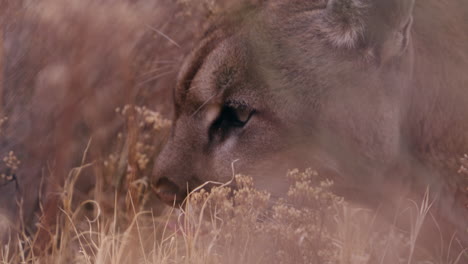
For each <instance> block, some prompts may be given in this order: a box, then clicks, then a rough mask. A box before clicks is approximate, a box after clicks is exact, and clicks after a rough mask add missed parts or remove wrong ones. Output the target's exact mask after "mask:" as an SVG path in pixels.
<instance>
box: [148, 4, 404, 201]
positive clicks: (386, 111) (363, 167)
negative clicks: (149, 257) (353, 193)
mask: <svg viewBox="0 0 468 264" xmlns="http://www.w3.org/2000/svg"><path fill="white" fill-rule="evenodd" d="M364 2H366V3H364ZM367 2H368V3H367ZM410 2H411V1H397V0H394V1H383V0H382V1H346V0H334V1H328V3H327V1H308V0H303V1H299V0H297V1H280V0H276V1H265V3H263V4H262V5H261V6H255V7H249V8H246V9H244V10H243V11H240V12H238V13H236V16H235V18H230V17H229V18H226V19H223V20H222V21H218V22H216V23H215V24H214V25H213V27H212V28H211V29H210V30H208V31H207V33H206V35H205V37H204V38H203V39H202V40H201V41H200V43H199V45H198V48H196V49H195V50H194V51H193V53H192V54H191V55H190V56H189V57H188V58H187V60H186V62H185V65H184V67H183V68H182V70H181V72H180V74H179V80H178V84H177V87H176V89H175V109H176V111H175V118H174V124H173V129H172V133H171V135H170V137H169V140H168V142H167V144H166V146H165V147H164V149H163V151H162V153H161V154H160V156H159V157H158V160H157V163H156V172H155V173H156V176H157V182H156V188H157V190H158V195H159V197H160V198H161V199H162V200H163V201H165V202H167V203H169V204H172V203H173V199H174V196H175V197H176V200H177V202H181V201H182V200H183V199H184V198H185V195H186V194H187V191H190V190H192V189H194V188H196V187H197V186H199V185H200V184H202V183H204V182H206V181H216V182H227V181H229V180H230V179H231V178H232V176H233V174H234V173H243V174H247V175H251V176H252V177H253V178H254V181H255V183H256V185H257V186H259V187H261V188H264V189H267V190H269V191H271V192H272V193H273V195H275V196H281V195H282V194H284V192H285V191H286V188H287V186H288V185H287V184H285V174H286V171H287V170H288V169H292V168H296V167H300V168H304V167H313V168H314V169H317V170H318V171H319V172H320V173H322V174H324V175H325V176H329V177H332V178H334V179H336V181H338V182H340V181H342V182H343V183H345V185H343V186H346V187H345V188H351V189H354V188H358V186H356V185H357V184H355V183H362V181H366V182H367V183H368V184H369V185H372V184H381V183H382V180H383V174H385V173H387V172H388V171H391V170H393V169H394V168H395V167H397V166H398V164H399V163H400V159H402V155H401V154H402V153H404V150H402V149H401V140H402V138H401V134H400V129H401V126H402V112H403V111H405V109H404V107H402V105H404V101H405V98H406V91H407V83H408V78H409V77H410V72H411V68H410V65H411V61H410V58H411V56H410V55H411V54H410V46H411V45H410V35H409V32H410V30H409V29H410V26H411V21H412V19H411V9H412V3H410ZM389 10H394V11H398V12H397V13H392V14H391V15H388V14H389V13H388V11H389ZM390 13H391V12H390Z"/></svg>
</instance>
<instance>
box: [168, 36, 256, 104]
mask: <svg viewBox="0 0 468 264" xmlns="http://www.w3.org/2000/svg"><path fill="white" fill-rule="evenodd" d="M245 43H246V41H245V39H243V37H242V34H241V33H239V34H234V35H231V36H227V37H226V36H225V37H224V38H222V39H214V40H208V41H206V42H205V43H202V46H200V47H199V48H198V49H197V50H196V51H195V52H194V53H193V54H192V55H191V56H190V57H189V58H188V59H187V61H186V62H185V65H184V66H183V69H182V71H181V73H180V75H179V80H178V84H177V87H176V90H175V101H176V108H182V107H184V108H186V107H189V108H193V107H199V104H208V103H216V101H217V100H218V101H219V100H221V99H222V95H223V94H224V93H225V92H226V91H227V90H229V89H230V88H235V87H239V85H240V82H241V81H242V80H245V72H246V69H247V65H248V58H247V56H246V44H245Z"/></svg>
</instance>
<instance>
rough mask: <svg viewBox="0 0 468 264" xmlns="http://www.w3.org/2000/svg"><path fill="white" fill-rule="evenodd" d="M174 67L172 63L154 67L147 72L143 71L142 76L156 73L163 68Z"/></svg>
mask: <svg viewBox="0 0 468 264" xmlns="http://www.w3.org/2000/svg"><path fill="white" fill-rule="evenodd" d="M172 68H173V66H172V65H167V66H161V67H157V68H153V69H151V70H148V71H147V72H144V73H142V74H141V76H144V75H148V74H152V73H156V72H158V71H161V70H168V69H172Z"/></svg>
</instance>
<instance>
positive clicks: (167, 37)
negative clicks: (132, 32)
mask: <svg viewBox="0 0 468 264" xmlns="http://www.w3.org/2000/svg"><path fill="white" fill-rule="evenodd" d="M146 26H147V27H148V28H149V29H151V30H153V31H154V32H156V33H158V34H159V35H161V36H162V37H163V38H165V39H167V40H168V41H169V42H171V43H172V44H174V45H175V46H177V47H178V48H179V49H180V45H179V44H177V42H175V41H174V40H173V39H171V38H170V37H169V36H167V35H166V34H164V33H163V32H161V31H160V30H158V29H156V28H154V27H152V26H150V25H146Z"/></svg>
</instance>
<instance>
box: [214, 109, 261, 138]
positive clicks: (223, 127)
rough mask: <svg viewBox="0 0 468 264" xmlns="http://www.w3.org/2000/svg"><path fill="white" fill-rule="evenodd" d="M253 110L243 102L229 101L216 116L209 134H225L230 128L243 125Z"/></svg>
mask: <svg viewBox="0 0 468 264" xmlns="http://www.w3.org/2000/svg"><path fill="white" fill-rule="evenodd" d="M254 112H255V111H254V110H253V109H252V108H250V107H248V106H247V105H245V104H239V103H229V104H226V105H224V106H223V108H222V109H221V112H220V114H219V116H218V118H217V119H216V120H215V121H214V122H213V124H212V125H211V128H210V134H211V135H212V134H215V133H221V134H223V135H224V134H226V133H227V132H229V131H230V130H231V129H235V128H241V127H243V126H245V124H247V123H248V122H249V120H250V118H251V117H252V115H253V114H254Z"/></svg>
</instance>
